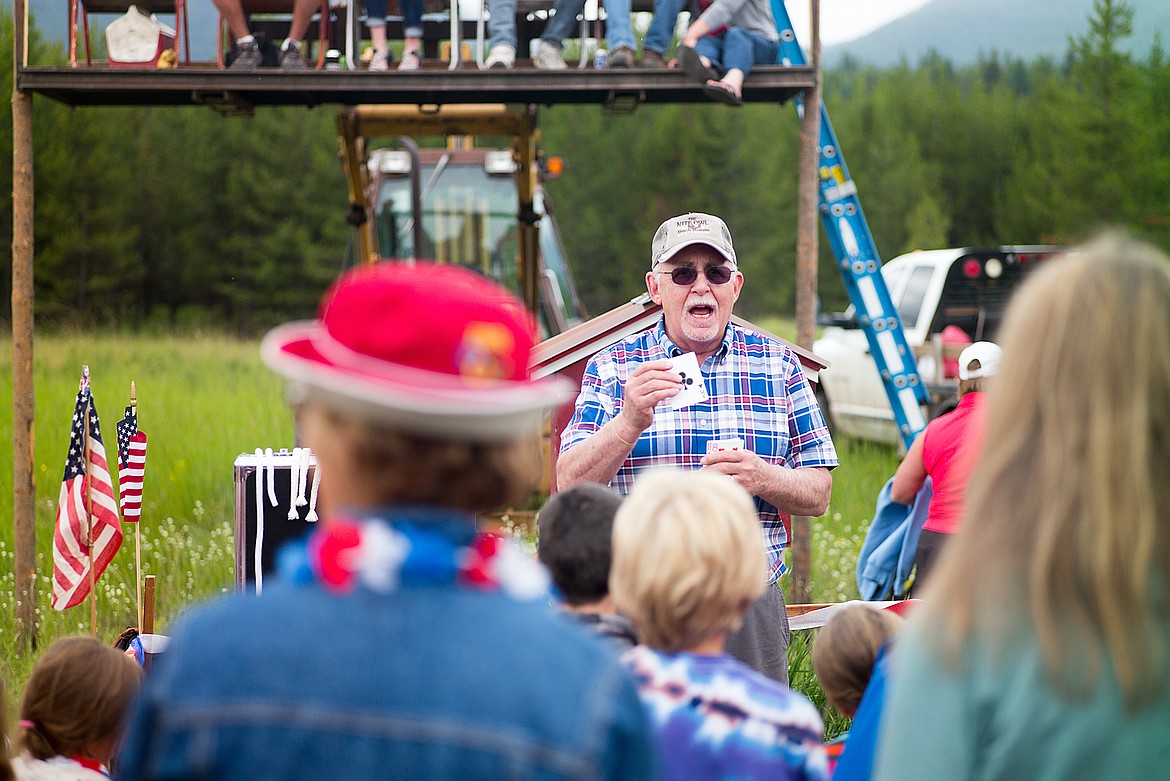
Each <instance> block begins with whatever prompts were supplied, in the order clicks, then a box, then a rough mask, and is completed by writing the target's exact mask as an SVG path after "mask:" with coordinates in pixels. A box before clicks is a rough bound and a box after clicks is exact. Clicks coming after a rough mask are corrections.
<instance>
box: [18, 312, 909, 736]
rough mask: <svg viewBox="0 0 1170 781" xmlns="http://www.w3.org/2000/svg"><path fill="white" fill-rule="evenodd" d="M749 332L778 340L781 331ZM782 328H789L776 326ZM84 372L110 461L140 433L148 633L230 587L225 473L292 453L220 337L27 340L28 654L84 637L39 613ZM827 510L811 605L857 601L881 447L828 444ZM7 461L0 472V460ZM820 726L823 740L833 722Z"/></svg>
mask: <svg viewBox="0 0 1170 781" xmlns="http://www.w3.org/2000/svg"><path fill="white" fill-rule="evenodd" d="M761 325H762V326H763V327H765V328H768V329H769V330H773V331H776V332H778V333H781V335H787V333H788V331H790V330H791V327H790V324H785V323H783V322H781V323H775V322H769V323H767V324H764V323H761ZM786 329H787V330H786ZM82 364H88V365H89V367H90V370H91V372H92V387H93V391H94V397H95V399H96V402H97V405H98V411H99V412H100V413H101V419H102V424H103V426H102V429H103V436H104V440H105V444H106V449H107V452H108V453H109V454H110V458H111V459H113V458H114V455H113V454H114V451H115V448H116V439H115V436H114V433H115V429H114V426H115V424H116V423H117V421H118V420H120V419H121V417H122V412H123V407H124V406H125V405H126V404H127V403H128V398H129V391H130V381H131V380H133V381H134V382H135V383H136V386H137V391H138V413H139V425H140V427H141V428H142V430H143V431H146V432H147V434H148V436H149V446H148V456H147V468H146V483H145V491H144V504H143V513H142V523H141V526H140V529H139V532H140V533H141V540H142V564H143V573H144V574H153V575H155V576H157V585H158V598H157V620H156V621H157V626H158V628H159V631H163V632H165V631H166V626H167V624H168V623H169V622H170V621H171V620H172V619H173V618H174V617H175V616H176V615H177V614H178V613H179V612H180V611H181V610H182V609H184V608H185V607H187V606H188V605H190V604H191V603H193V602H196V601H199V600H202V599H206V598H208V597H210V596H213V595H215V594H218V593H221V592H224V591H227V590H229V589H230V588H231V587H232V584H233V578H234V563H235V559H234V555H235V548H234V546H235V530H234V479H233V468H232V463H233V461H234V460H235V457H236V456H237V455H239V454H240V453H250V452H252V451H253V450H254V449H255V448H256V447H274V448H279V447H291V446H292V445H293V421H292V414H291V412H290V411H289V409H288V407H287V405H286V404H285V403H284V401H283V398H282V382H281V381H280V380H279V379H278V378H277V377H276V376H275V375H273V374H272V373H271V372H270V371H268V370H267V369H266V368H264V366H263V365H262V364H261V362H260V359H259V357H258V346H257V344H256V343H255V342H250V341H239V340H235V339H232V338H229V337H224V336H218V335H192V336H142V335H134V334H120V333H97V334H82V333H78V334H68V335H43V336H39V337H38V338H37V341H36V346H35V392H36V458H35V479H36V497H37V498H36V502H37V504H36V527H37V550H38V563H37V567H38V573H39V580H38V617H39V623H40V629H39V648H41V649H43V648H45V647H47V646H48V644H49V643H50V642H51V641H52V640H53V639H55V638H56V637H59V636H62V635H66V634H76V633H88V632H89V631H90V626H89V624H90V619H89V607H88V604H86V605H84V606H82V607H78V608H74V609H72V610H68V611H65V612H58V611H55V610H52V609H51V608H50V606H49V597H50V594H51V587H52V586H51V582H50V576H51V573H52V558H51V554H50V544H51V542H52V536H53V524H54V517H55V513H56V501H57V494H58V492H59V490H60V485H61V473H62V470H63V468H64V464H65V449H66V446H67V444H68V439H69V429H70V419H71V416H72V414H73V404H74V399H75V397H76V394H77V382H78V379H79V378H80V376H81V366H82ZM0 396H2V397H3V398H4V399H6V400H8V399H11V398H12V356H11V342H10V341H8V340H6V342H5V347H4V349H3V350H2V351H0ZM0 440H2V441H3V442H4V443H5V447H9V444H8V443H11V441H12V406H11V404H7V405H5V406H4V407H3V408H2V409H0ZM837 449H838V455H839V456H840V460H841V466H840V467H839V468H838V469H837V470H836V471H835V472H834V473H833V498H832V501H831V503H830V506H829V511H828V512H827V513H826V514H825V515H824V516H823V517H822V518H818V519H814V521H813V526H812V529H813V531H812V534H813V539H812V558H813V572H812V594H813V600H814V601H816V602H837V601H842V600H846V599H855V598H857V586H856V583H855V578H854V569H855V565H856V561H857V553H858V551H859V550H860V547H861V542H862V539H863V537H864V534H865V529H866V528H867V526H868V524H869V519H870V518H871V517H872V514H873V503H874V498H875V497H876V496H877V493H878V490H879V489H880V488H881V486H882V484H883V483H884V482H885V480H886V479H887V478H888V477H889V476H890V475H891V474H893V471H894V469H895V468H896V466H897V463H898V457H897V453H896V452H895V451H894V449H893V448H888V447H882V446H874V445H869V444H864V443H857V442H852V441H850V440H843V441H840V442H837ZM4 462H5V463H11V462H10V461H9V460H8V459H4ZM0 496H3V497H4V501H3V503H2V504H0V572H2V574H0V654H2V655H3V658H2V660H0V674H2V675H3V677H4V678H5V679H6V680H7V681H8V683H9V692H10V693H13V692H19V691H20V689H21V687H22V686H23V682H24V680H25V679H26V678H27V675H28V671H29V670H30V669H31V665H32V662H33V659H34V658H35V654H30V653H26V652H22V651H20V650H19V649H18V648H17V647H16V644H15V640H14V637H15V626H14V623H15V622H14V610H15V607H14V604H13V600H14V593H15V590H14V576H13V564H12V534H13V530H12V502H11V496H12V470H11V469H10V468H5V469H3V470H0ZM124 528H125V535H126V540H125V543H124V544H123V547H122V550H121V552H120V553H119V554H118V556H117V558H116V559H115V561H114V563H113V564H111V566H110V568H109V569H108V570H107V571H106V574H105V575H104V576H103V577H102V579H101V580H100V581H99V582H98V588H97V594H98V608H99V610H98V612H99V616H98V627H99V633H100V636H101V638H102V639H103V640H105V641H110V642H112V641H113V639H114V638H115V637H116V636H117V635H118V633H119V632H120V631H121V630H122V629H124V628H125V627H127V626H132V625H134V624H135V623H136V620H137V619H136V610H137V608H136V600H135V566H134V537H135V529H134V528H133V527H132V526H130V525H126V526H125V527H124ZM808 645H809V639H808V638H798V639H797V641H796V642H794V644H793V654H792V655H791V661H792V667H793V683H794V685H797V686H798V687H800V688H802V689H804V690H805V691H806V693H809V694H810V696H812V698H813V700H814V701H816V702H823V696H821V695H820V694H819V689H818V688H817V687H816V686H815V679H814V678H813V677H812V670H811V664H810V663H809V661H808V653H807V651H808ZM826 715H827V718H829V724H830V732H831V734H836V732H838V731H840V729H841V728H842V727H841V724H840V722H839V721H834V720H833V718H831V714H828V713H827V712H826Z"/></svg>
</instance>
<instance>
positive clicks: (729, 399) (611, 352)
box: [561, 320, 838, 582]
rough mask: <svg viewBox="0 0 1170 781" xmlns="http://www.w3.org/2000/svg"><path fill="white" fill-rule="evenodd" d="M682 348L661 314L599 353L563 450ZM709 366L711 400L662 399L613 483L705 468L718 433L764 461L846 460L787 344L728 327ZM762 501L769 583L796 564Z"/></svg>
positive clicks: (809, 463) (626, 488) (624, 489)
mask: <svg viewBox="0 0 1170 781" xmlns="http://www.w3.org/2000/svg"><path fill="white" fill-rule="evenodd" d="M681 354H682V351H681V350H680V349H679V348H678V347H676V346H675V345H674V343H672V342H671V341H670V339H669V338H668V337H667V336H666V329H665V328H664V327H663V323H662V321H661V320H659V321H658V325H656V326H655V327H654V328H651V329H648V330H646V331H642V332H640V333H637V334H634V335H633V336H629V337H626V338H625V339H623V340H622V341H620V342H618V343H617V344H615V345H612V346H610V347H607V348H606V349H604V350H602V351H601V352H599V353H597V354H596V355H594V356H593V357H592V358H591V359H590V360H589V364H588V365H587V366H586V367H585V374H584V376H583V377H582V378H581V393H580V395H578V396H577V403H576V407H575V409H574V411H573V419H572V420H571V421H570V422H569V425H568V426H567V427H566V429H565V431H564V432H563V433H562V434H561V452H562V453H564V452H565V451H566V450H568V449H569V448H571V447H573V446H574V445H576V444H577V443H578V442H581V441H583V440H585V439H588V438H589V437H590V436H591V435H592V434H593V433H594V432H596V431H597V430H598V429H600V428H601V427H602V426H604V425H605V424H606V423H608V422H609V421H610V420H611V419H612V418H613V417H615V416H616V415H617V414H618V413H620V412H621V410H622V403H623V400H624V397H625V392H624V389H625V384H626V379H627V378H628V377H629V376H630V374H631V373H633V371H634V369H636V368H637V367H638V364H640V363H642V362H643V361H654V360H658V359H660V358H669V357H672V356H675V355H681ZM701 369H702V373H703V381H704V383H705V384H706V387H707V394H708V399H707V400H706V401H704V402H701V403H699V404H693V405H691V406H689V407H685V408H683V409H680V410H671V409H669V404H668V403H666V402H664V403H662V404H659V405H658V406H657V407H656V408H655V409H654V423H653V424H652V425H651V426H650V428H648V429H647V430H646V431H644V432H642V436H640V437H639V438H638V441H637V442H635V443H634V448H633V450H632V451H631V453H630V455H629V457H628V458H626V461H625V463H624V464H622V466H621V468H620V469H619V470H618V473H617V475H616V476H615V477H614V479H613V482H611V483H610V485H611V486H612V487H613V488H615V489H616V490H618V491H619V492H621V493H623V494H627V493H629V492H630V489H631V488H632V487H633V483H634V479H635V478H636V477H637V475H638V473H639V472H640V471H642V470H643V469H647V468H649V467H654V466H667V465H669V466H676V467H679V468H682V469H698V468H699V467H700V466H701V464H700V463H699V462H700V461H701V460H702V458H703V456H704V455H705V454H706V452H707V443H708V442H709V441H711V440H713V439H732V438H735V437H738V438H740V439H742V440H743V441H744V447H745V448H746V449H748V450H751V451H752V452H754V453H755V454H756V455H758V456H759V457H760V458H763V459H764V460H765V461H768V462H770V463H773V464H780V465H783V466H786V467H789V468H792V469H801V468H808V467H826V468H829V469H832V468H833V467H835V466H837V463H838V462H837V451H836V450H835V449H834V448H833V442H832V440H831V439H829V431H828V428H826V426H825V419H824V417H823V416H822V415H821V410H820V408H819V407H818V406H817V403H816V397H815V396H814V395H813V391H812V389H811V388H810V387H809V384H808V381H807V380H806V379H805V377H804V373H803V372H802V371H801V368H800V361H799V360H798V359H797V358H796V356H795V355H794V354H793V353H792V351H791V350H789V349H788V348H787V347H786V346H784V345H783V344H781V343H779V342H776V341H774V340H772V339H769V338H767V337H765V336H762V335H760V334H757V333H754V332H752V331H747V330H744V329H742V328H739V327H737V326H735V325H728V327H727V331H726V333H725V334H724V336H723V343H722V345H720V347H719V349H718V350H717V351H716V352H715V354H714V355H711V356H709V357H708V358H707V360H705V361H704V362H703V365H702V367H701ZM755 501H756V509H757V511H758V512H759V516H760V522H761V524H762V526H763V532H764V547H765V549H766V550H767V553H768V558H769V560H770V561H771V570H770V575H769V579H770V581H771V582H775V581H776V580H778V579H779V578H780V577H781V576H782V575H783V574H784V573H785V571H786V570H787V567H786V566H785V564H784V548H785V547H786V546H787V544H788V535H787V533H786V532H785V530H784V524H783V522H782V520H781V518H780V513H779V511H778V510H777V509H776V507H775V506H774V505H772V504H770V503H769V502H766V501H764V500H763V499H760V498H759V497H756V499H755Z"/></svg>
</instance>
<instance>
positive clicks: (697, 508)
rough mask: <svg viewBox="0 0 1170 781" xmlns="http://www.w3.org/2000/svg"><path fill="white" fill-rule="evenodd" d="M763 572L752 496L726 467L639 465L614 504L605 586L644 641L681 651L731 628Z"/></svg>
mask: <svg viewBox="0 0 1170 781" xmlns="http://www.w3.org/2000/svg"><path fill="white" fill-rule="evenodd" d="M767 578H768V562H767V557H766V555H765V553H764V545H763V537H762V532H761V529H760V521H759V518H758V517H757V516H756V507H755V503H754V502H752V499H751V497H750V496H748V493H747V492H746V491H745V490H744V489H742V488H740V487H739V485H738V484H736V483H735V481H734V480H732V479H731V478H729V477H727V476H726V475H721V474H716V473H713V472H704V471H698V472H682V471H678V470H659V471H654V472H648V473H644V474H643V475H641V476H640V477H639V478H638V481H637V483H635V485H634V490H633V491H632V492H631V493H630V495H629V497H627V498H626V501H625V502H623V503H622V506H621V508H619V509H618V513H617V517H616V518H615V519H614V525H613V568H612V570H611V571H610V578H609V589H610V594H611V595H612V596H613V599H614V603H615V604H616V605H617V608H618V610H620V611H621V612H622V613H624V614H625V615H626V616H627V617H629V619H630V620H631V621H633V623H634V626H635V628H636V629H637V631H638V637H639V638H641V639H642V641H643V642H644V643H646V645H649V646H651V647H653V648H657V649H660V650H663V651H667V652H674V651H684V650H687V649H689V648H694V647H695V646H697V645H698V644H700V643H701V642H703V641H704V640H707V639H709V638H711V637H713V636H715V635H717V634H719V633H722V632H727V631H731V630H733V629H736V628H738V627H739V625H740V622H741V621H742V620H743V614H744V612H745V611H746V610H747V608H748V605H750V604H751V602H752V601H753V600H755V599H757V598H758V597H759V596H760V595H761V594H763V593H764V589H765V588H766V587H767V586H766V584H767Z"/></svg>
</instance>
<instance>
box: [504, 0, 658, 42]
mask: <svg viewBox="0 0 1170 781" xmlns="http://www.w3.org/2000/svg"><path fill="white" fill-rule="evenodd" d="M584 10H585V0H557V7H556V15H555V16H553V18H552V19H550V20H549V22H548V26H547V27H545V28H544V35H542V36H540V40H542V41H548V42H549V43H551V44H555V45H556V46H560V45H561V43H562V42H563V41H564V40H565V39H566V38H573V37H575V36H576V34H577V15H578V14H580V13H581V12H582V11H584ZM492 18H495V17H494V16H493V17H492ZM605 42H606V43H607V44H608V45H609V50H610V51H613V50H614V49H617V48H618V47H621V46H625V47H628V48H630V49H637V48H638V47H637V44H636V43H635V42H634V30H633V28H632V27H631V26H630V0H605Z"/></svg>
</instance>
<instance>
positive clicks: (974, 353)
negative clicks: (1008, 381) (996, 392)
mask: <svg viewBox="0 0 1170 781" xmlns="http://www.w3.org/2000/svg"><path fill="white" fill-rule="evenodd" d="M1002 357H1003V350H1001V349H1000V348H999V345H998V344H996V343H995V342H975V343H974V344H972V345H970V346H969V347H967V349H965V350H963V352H961V353H959V379H960V380H977V379H979V378H980V377H991V376H992V375H994V374H995V373H996V372H997V371H999V359H1000V358H1002ZM975 361H979V368H978V369H971V368H969V367H970V366H971V364H972V363H974V362H975Z"/></svg>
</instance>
